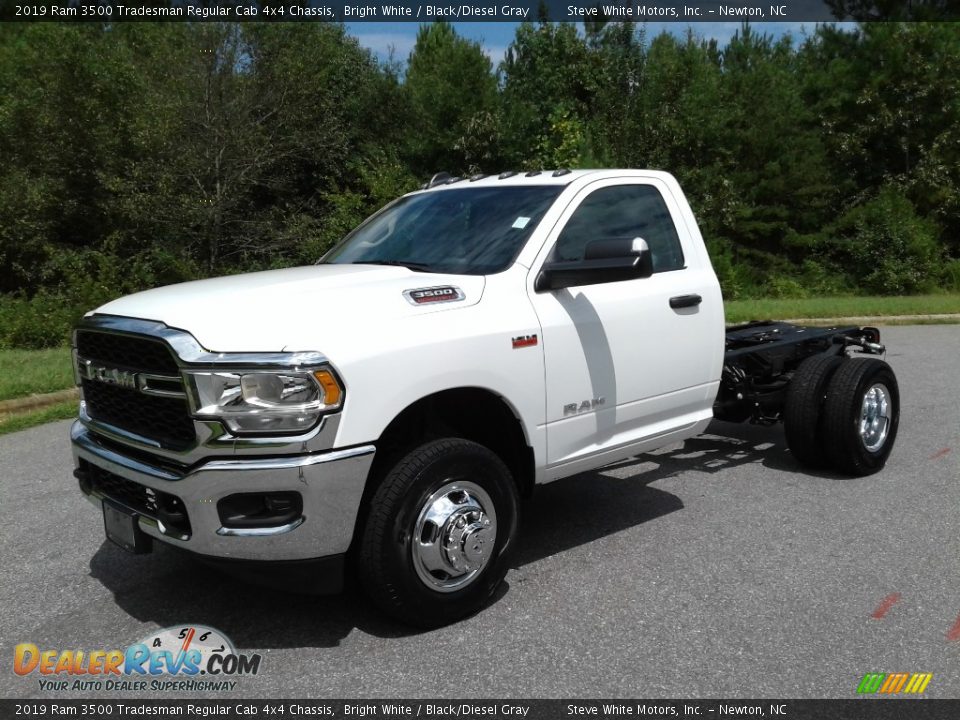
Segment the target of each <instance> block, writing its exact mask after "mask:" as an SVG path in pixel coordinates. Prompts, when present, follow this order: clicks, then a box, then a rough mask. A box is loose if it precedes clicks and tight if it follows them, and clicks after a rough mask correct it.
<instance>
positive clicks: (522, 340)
mask: <svg viewBox="0 0 960 720" xmlns="http://www.w3.org/2000/svg"><path fill="white" fill-rule="evenodd" d="M536 344H537V336H536V335H520V336H518V337H515V338H514V339H513V349H514V350H519V349H520V348H525V347H533V346H534V345H536Z"/></svg>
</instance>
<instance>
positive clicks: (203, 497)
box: [72, 170, 899, 626]
mask: <svg viewBox="0 0 960 720" xmlns="http://www.w3.org/2000/svg"><path fill="white" fill-rule="evenodd" d="M883 351H884V349H883V346H882V345H880V334H879V331H877V330H876V329H875V328H856V327H848V328H828V329H823V328H819V329H817V328H802V327H797V326H793V325H788V324H786V323H775V322H762V323H750V324H748V325H743V326H739V327H734V328H728V329H725V327H724V313H723V301H722V298H721V294H720V287H719V285H718V283H717V278H716V276H715V275H714V272H713V268H712V267H711V264H710V258H709V257H708V255H707V250H706V248H705V246H704V242H703V238H702V237H701V234H700V231H699V229H698V227H697V223H696V220H695V219H694V216H693V213H692V212H691V210H690V207H689V205H688V204H687V201H686V199H685V197H684V194H683V192H682V191H681V189H680V187H679V185H678V184H677V182H676V180H674V178H673V177H672V176H670V175H669V174H667V173H663V172H653V171H640V170H602V171H586V170H584V171H573V172H571V171H567V170H558V171H555V172H550V171H541V172H529V173H522V174H521V173H513V172H507V173H503V174H501V175H499V176H490V177H480V176H477V177H471V178H456V177H450V176H448V175H445V174H439V175H437V176H434V178H433V179H432V180H431V181H430V182H429V183H427V184H426V185H425V186H424V188H423V189H422V190H421V191H418V192H414V193H411V194H409V195H406V196H404V197H402V198H400V199H398V200H396V201H394V202H393V203H391V204H389V205H388V206H386V207H385V208H383V209H382V210H380V211H379V212H378V213H376V214H375V215H373V216H372V217H371V218H369V219H368V220H367V221H366V222H364V223H363V224H362V225H361V226H360V227H358V228H357V229H356V230H354V231H353V232H352V233H351V234H350V235H348V236H347V237H346V238H345V239H344V240H343V241H342V242H341V243H340V244H339V245H337V246H336V247H335V248H334V249H333V250H331V251H330V252H329V253H328V254H327V255H326V256H325V257H324V258H323V259H322V260H321V261H320V262H319V263H317V264H316V265H314V266H310V267H298V268H290V269H287V270H275V271H269V272H259V273H253V274H248V275H238V276H232V277H223V278H217V279H211V280H203V281H199V282H192V283H185V284H182V285H175V286H171V287H164V288H158V289H155V290H149V291H147V292H142V293H139V294H136V295H132V296H129V297H124V298H120V299H118V300H115V301H113V302H110V303H108V304H106V305H104V306H103V307H100V308H99V309H97V310H96V311H94V312H92V313H90V314H88V315H87V316H86V317H85V319H84V320H83V322H82V324H81V325H80V326H79V327H78V328H77V329H76V332H75V334H74V355H75V363H76V373H77V383H78V385H79V386H80V389H81V393H82V395H81V397H82V399H81V402H80V417H79V420H78V421H77V422H76V423H75V424H74V425H73V428H72V441H73V449H74V455H75V463H76V471H75V475H76V477H77V479H78V480H79V483H80V488H81V490H82V491H83V493H84V494H85V495H86V496H87V497H88V498H89V499H90V500H91V501H93V502H94V503H95V504H96V505H97V506H98V507H99V508H101V509H102V512H103V518H104V525H105V529H106V534H107V536H108V537H109V538H110V539H111V540H113V541H114V542H116V543H117V544H119V545H121V546H122V547H124V548H126V549H127V550H130V551H133V552H147V551H149V550H150V549H151V547H152V542H153V541H154V540H159V541H162V542H164V543H167V544H169V545H173V546H176V547H179V548H182V549H184V550H188V551H191V552H192V553H195V554H196V555H197V556H200V557H202V558H204V559H206V560H213V561H218V562H219V564H221V565H224V566H225V567H227V568H228V569H229V568H235V569H238V570H242V571H243V572H244V573H246V574H248V575H249V574H253V575H254V576H255V577H256V578H258V579H261V580H274V581H287V582H290V583H291V586H292V587H294V588H296V589H313V590H317V591H336V590H338V589H339V588H340V587H341V584H342V578H343V576H344V571H345V569H347V568H348V567H349V568H351V569H353V570H354V571H355V573H356V575H357V576H358V577H359V580H360V582H361V584H362V586H363V588H364V589H365V590H366V592H367V593H368V595H369V596H370V598H371V599H372V600H373V601H374V603H375V604H376V605H378V606H379V607H380V608H382V609H383V610H384V611H386V612H388V613H390V614H392V615H394V616H395V617H397V618H400V619H401V620H403V621H406V622H409V623H414V624H418V625H422V626H436V625H441V624H444V623H448V622H451V621H454V620H456V619H458V618H461V617H463V616H465V615H467V614H469V613H471V612H474V611H476V610H477V609H478V608H480V607H481V606H482V605H483V604H484V603H485V602H486V600H487V599H488V598H489V597H490V596H491V594H492V593H493V592H494V590H495V588H496V587H497V585H498V583H499V582H500V581H501V579H502V578H503V577H504V574H505V573H506V571H507V568H508V567H509V564H510V557H511V551H512V550H513V547H514V545H515V544H516V541H517V530H518V523H519V508H520V500H521V498H523V497H525V496H528V495H529V494H530V493H531V492H532V490H533V488H534V487H535V486H536V485H537V484H540V483H548V482H551V481H553V480H556V479H558V478H562V477H566V476H570V475H573V474H575V473H580V472H582V471H585V470H590V469H592V468H597V467H600V466H603V465H606V464H609V463H612V462H616V461H619V460H623V459H625V458H629V457H632V456H634V455H637V454H638V453H643V452H646V451H650V450H652V449H655V448H658V447H661V446H664V445H667V444H670V443H675V442H677V441H681V440H684V439H685V438H689V437H691V436H693V435H696V434H698V433H700V432H702V431H703V430H704V429H705V428H706V427H707V424H708V423H709V422H710V421H711V420H712V419H713V418H714V417H718V418H721V419H725V420H731V421H751V422H755V423H774V422H778V421H784V424H785V427H786V441H787V444H788V446H789V447H790V449H791V451H792V453H793V454H794V456H795V457H796V458H797V460H798V461H799V462H800V463H802V464H805V465H808V466H819V467H826V468H831V469H833V470H834V471H837V472H840V473H845V474H856V475H865V474H868V473H871V472H875V471H877V470H879V469H880V468H882V467H883V465H884V463H885V462H886V459H887V456H888V455H889V453H890V451H891V449H892V447H893V444H894V440H895V437H896V433H897V424H898V420H899V395H898V389H897V381H896V378H895V377H894V374H893V372H892V370H891V369H890V367H889V366H888V365H887V364H886V363H885V362H883V361H882V360H880V359H878V358H876V357H868V356H873V355H878V354H881V353H883ZM853 355H859V356H860V357H852V356H853Z"/></svg>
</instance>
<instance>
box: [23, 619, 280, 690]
mask: <svg viewBox="0 0 960 720" xmlns="http://www.w3.org/2000/svg"><path fill="white" fill-rule="evenodd" d="M261 660H262V658H261V656H260V655H257V654H252V655H244V654H241V653H238V652H237V651H236V649H235V648H234V646H233V643H232V642H231V641H230V639H229V638H227V636H226V635H224V634H223V633H222V632H220V631H219V630H215V629H214V628H210V627H205V626H203V625H184V626H178V627H169V628H165V629H163V630H160V631H159V632H156V633H151V634H150V635H148V636H147V637H145V638H143V639H142V640H140V641H139V642H136V643H133V644H132V645H130V646H128V647H127V648H125V649H122V650H121V649H113V650H51V649H43V650H41V649H40V648H39V647H38V646H37V645H36V644H35V643H29V642H27V643H20V644H19V645H17V646H16V647H15V648H14V652H13V671H14V672H15V673H16V674H17V675H21V676H32V675H36V676H39V677H38V678H37V680H38V683H39V685H40V689H41V690H50V691H58V690H61V691H64V690H67V691H69V690H82V691H91V690H106V691H116V692H137V691H145V690H151V691H157V690H160V691H176V690H181V691H186V692H197V691H202V690H233V689H234V688H236V686H237V682H238V680H237V679H236V678H238V677H242V676H247V675H256V674H257V673H258V672H259V670H260V661H261Z"/></svg>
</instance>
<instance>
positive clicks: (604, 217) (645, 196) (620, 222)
mask: <svg viewBox="0 0 960 720" xmlns="http://www.w3.org/2000/svg"><path fill="white" fill-rule="evenodd" d="M637 237H641V238H643V239H644V240H646V241H647V245H649V247H650V254H651V256H652V259H653V271H654V272H663V271H665V270H679V269H681V268H682V267H683V266H684V265H683V250H682V249H681V247H680V238H679V236H678V235H677V229H676V228H675V227H674V225H673V218H671V217H670V211H669V210H668V209H667V205H666V203H665V202H664V201H663V197H661V195H660V191H659V190H657V189H656V188H655V187H653V186H652V185H618V186H614V187H605V188H600V189H599V190H595V191H594V192H592V193H590V195H588V196H587V198H586V199H585V200H584V201H583V202H582V203H580V206H579V207H578V208H577V209H576V210H575V211H574V212H573V215H572V216H571V217H570V220H569V221H567V224H566V226H565V227H564V228H563V230H562V231H561V232H560V237H559V238H557V244H556V247H555V248H554V250H553V260H558V261H564V260H582V259H583V256H584V251H585V250H586V247H587V245H589V244H590V243H592V242H593V241H595V240H632V239H633V238H637Z"/></svg>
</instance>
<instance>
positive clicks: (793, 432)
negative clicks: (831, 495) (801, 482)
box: [783, 355, 844, 469]
mask: <svg viewBox="0 0 960 720" xmlns="http://www.w3.org/2000/svg"><path fill="white" fill-rule="evenodd" d="M843 360H844V358H843V357H842V356H840V355H814V356H812V357H808V358H807V359H806V360H804V361H803V362H802V363H800V365H799V367H798V368H797V371H796V372H795V373H794V374H793V379H792V380H791V381H790V386H789V387H788V388H787V399H786V402H785V403H784V409H783V426H784V434H785V435H786V438H787V447H788V448H790V452H791V453H792V454H793V456H794V457H795V458H796V459H797V462H799V463H800V464H801V465H804V466H806V467H808V468H813V469H822V468H825V467H827V466H828V465H829V464H830V460H829V458H828V457H827V454H826V448H825V447H824V443H823V404H824V399H825V398H826V395H827V385H828V383H829V382H830V378H831V377H833V374H834V373H835V372H836V370H837V368H838V367H839V366H840V363H842V362H843Z"/></svg>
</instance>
